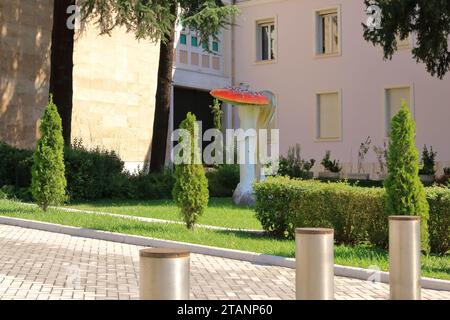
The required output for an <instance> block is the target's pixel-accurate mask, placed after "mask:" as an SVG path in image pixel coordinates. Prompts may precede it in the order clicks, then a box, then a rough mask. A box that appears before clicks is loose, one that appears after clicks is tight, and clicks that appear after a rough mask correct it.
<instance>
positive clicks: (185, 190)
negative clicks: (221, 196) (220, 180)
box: [172, 112, 209, 229]
mask: <svg viewBox="0 0 450 320" xmlns="http://www.w3.org/2000/svg"><path fill="white" fill-rule="evenodd" d="M196 122H197V119H196V117H195V115H193V114H192V113H190V112H189V113H188V114H187V116H186V119H185V120H183V122H182V123H181V124H180V129H184V130H187V131H188V132H189V134H190V146H191V147H190V150H188V151H189V152H190V157H189V158H190V159H189V160H190V161H188V163H184V164H177V165H176V166H175V185H174V188H173V191H172V194H173V198H174V200H175V202H176V204H177V205H178V207H179V208H180V210H181V214H182V216H183V219H184V222H185V223H186V227H187V228H188V229H194V226H195V223H196V222H197V220H198V218H199V217H200V216H201V215H202V214H203V212H204V210H205V208H206V206H207V205H208V201H209V192H208V180H207V179H206V175H205V169H204V168H203V165H201V164H197V163H196V161H194V160H195V158H196V157H197V155H198V154H200V147H199V144H198V139H197V136H198V133H197V132H196V131H197V130H198V129H197V130H196ZM181 142H182V141H181V140H180V143H181ZM183 152H186V150H184V151H183Z"/></svg>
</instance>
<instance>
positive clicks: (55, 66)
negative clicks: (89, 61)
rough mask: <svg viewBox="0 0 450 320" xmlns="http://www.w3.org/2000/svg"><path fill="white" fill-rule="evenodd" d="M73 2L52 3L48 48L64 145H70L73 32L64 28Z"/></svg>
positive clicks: (63, 0) (51, 78) (51, 84)
mask: <svg viewBox="0 0 450 320" xmlns="http://www.w3.org/2000/svg"><path fill="white" fill-rule="evenodd" d="M71 5H75V0H54V4H53V30H52V48H51V73H50V94H53V101H54V102H55V104H56V106H57V107H58V112H59V115H60V116H61V119H62V126H63V137H64V142H65V143H66V145H70V143H71V127H72V98H73V47H74V34H75V31H74V30H73V29H69V28H68V27H67V19H68V18H69V17H70V15H71V13H67V8H68V7H69V6H71Z"/></svg>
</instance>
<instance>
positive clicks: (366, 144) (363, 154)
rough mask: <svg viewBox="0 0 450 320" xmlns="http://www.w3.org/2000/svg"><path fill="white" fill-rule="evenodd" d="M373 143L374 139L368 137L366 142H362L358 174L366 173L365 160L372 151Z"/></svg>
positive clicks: (359, 152)
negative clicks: (371, 145)
mask: <svg viewBox="0 0 450 320" xmlns="http://www.w3.org/2000/svg"><path fill="white" fill-rule="evenodd" d="M371 143H372V139H371V138H370V136H369V137H367V139H366V141H364V142H362V143H361V145H360V146H359V151H358V173H365V172H364V160H365V159H366V156H367V153H368V152H369V150H370V144H371Z"/></svg>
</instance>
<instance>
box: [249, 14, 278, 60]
mask: <svg viewBox="0 0 450 320" xmlns="http://www.w3.org/2000/svg"><path fill="white" fill-rule="evenodd" d="M266 26H269V27H270V26H273V28H274V31H273V34H274V39H273V40H274V41H273V42H274V44H273V47H270V46H271V41H269V42H268V46H269V47H268V53H269V52H270V49H272V51H273V55H274V58H273V59H267V60H263V59H262V28H263V27H266ZM254 43H255V45H254V59H255V64H270V63H276V62H277V61H278V25H277V18H276V17H272V18H265V19H258V20H256V21H255V41H254Z"/></svg>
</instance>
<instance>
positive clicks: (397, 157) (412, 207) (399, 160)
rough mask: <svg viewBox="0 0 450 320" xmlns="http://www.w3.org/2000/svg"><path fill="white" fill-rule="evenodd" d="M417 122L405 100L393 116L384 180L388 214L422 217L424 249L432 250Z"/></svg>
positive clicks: (426, 250)
mask: <svg viewBox="0 0 450 320" xmlns="http://www.w3.org/2000/svg"><path fill="white" fill-rule="evenodd" d="M415 135H416V124H415V122H414V120H413V118H412V115H411V112H410V111H409V109H408V107H407V105H406V103H405V102H404V101H403V102H402V107H401V109H400V111H399V112H398V113H397V114H396V115H395V116H394V117H393V118H392V121H391V134H390V143H389V150H388V159H387V166H388V172H389V175H388V177H387V179H386V181H385V184H384V185H385V188H386V210H387V214H388V215H400V216H401V215H411V216H420V217H421V222H420V225H421V230H420V234H421V242H422V250H423V251H424V252H428V251H429V241H428V226H427V223H428V212H429V205H428V203H427V200H426V194H425V189H424V186H423V184H422V182H421V181H420V178H419V152H418V150H417V148H416V145H415Z"/></svg>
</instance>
